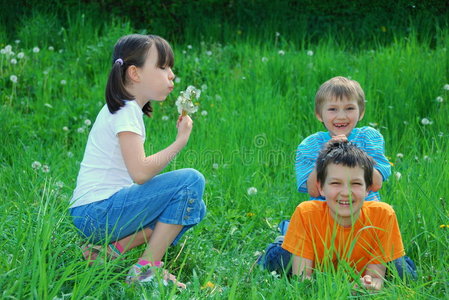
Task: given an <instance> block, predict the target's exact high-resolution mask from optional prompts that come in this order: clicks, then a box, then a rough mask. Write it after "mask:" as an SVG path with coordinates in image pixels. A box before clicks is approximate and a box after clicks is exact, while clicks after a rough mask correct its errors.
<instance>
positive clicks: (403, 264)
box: [393, 256, 418, 280]
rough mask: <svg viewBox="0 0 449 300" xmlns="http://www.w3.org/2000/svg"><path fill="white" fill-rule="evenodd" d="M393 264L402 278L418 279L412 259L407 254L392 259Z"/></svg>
mask: <svg viewBox="0 0 449 300" xmlns="http://www.w3.org/2000/svg"><path fill="white" fill-rule="evenodd" d="M393 263H394V266H395V267H396V270H397V272H398V275H399V277H401V278H402V279H404V278H407V279H408V280H416V279H418V274H417V272H416V266H415V263H414V262H413V260H412V259H411V258H410V257H408V256H402V257H399V258H398V259H395V260H393Z"/></svg>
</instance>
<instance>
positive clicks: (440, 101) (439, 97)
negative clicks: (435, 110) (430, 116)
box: [435, 96, 444, 103]
mask: <svg viewBox="0 0 449 300" xmlns="http://www.w3.org/2000/svg"><path fill="white" fill-rule="evenodd" d="M435 101H436V102H438V103H442V102H443V101H444V99H443V97H441V96H438V97H437V98H436V99H435Z"/></svg>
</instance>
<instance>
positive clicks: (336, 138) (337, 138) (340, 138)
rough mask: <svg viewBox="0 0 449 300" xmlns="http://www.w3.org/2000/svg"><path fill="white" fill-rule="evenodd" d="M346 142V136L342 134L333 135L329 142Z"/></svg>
mask: <svg viewBox="0 0 449 300" xmlns="http://www.w3.org/2000/svg"><path fill="white" fill-rule="evenodd" d="M346 141H348V138H347V137H346V135H344V134H339V135H335V136H333V137H332V138H331V139H330V141H329V142H331V143H332V142H346Z"/></svg>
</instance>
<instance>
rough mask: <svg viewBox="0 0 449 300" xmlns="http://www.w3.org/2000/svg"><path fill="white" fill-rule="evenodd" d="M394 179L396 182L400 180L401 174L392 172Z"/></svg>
mask: <svg viewBox="0 0 449 300" xmlns="http://www.w3.org/2000/svg"><path fill="white" fill-rule="evenodd" d="M394 177H396V179H397V180H399V179H401V177H402V174H401V173H399V172H394Z"/></svg>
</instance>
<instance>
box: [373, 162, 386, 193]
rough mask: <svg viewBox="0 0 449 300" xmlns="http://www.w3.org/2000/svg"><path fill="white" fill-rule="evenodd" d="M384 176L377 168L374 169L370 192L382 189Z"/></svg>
mask: <svg viewBox="0 0 449 300" xmlns="http://www.w3.org/2000/svg"><path fill="white" fill-rule="evenodd" d="M382 181H383V178H382V175H381V174H380V172H379V171H378V170H376V169H375V168H374V169H373V184H372V185H371V187H370V190H371V191H373V192H377V191H378V190H380V189H381V188H382Z"/></svg>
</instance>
